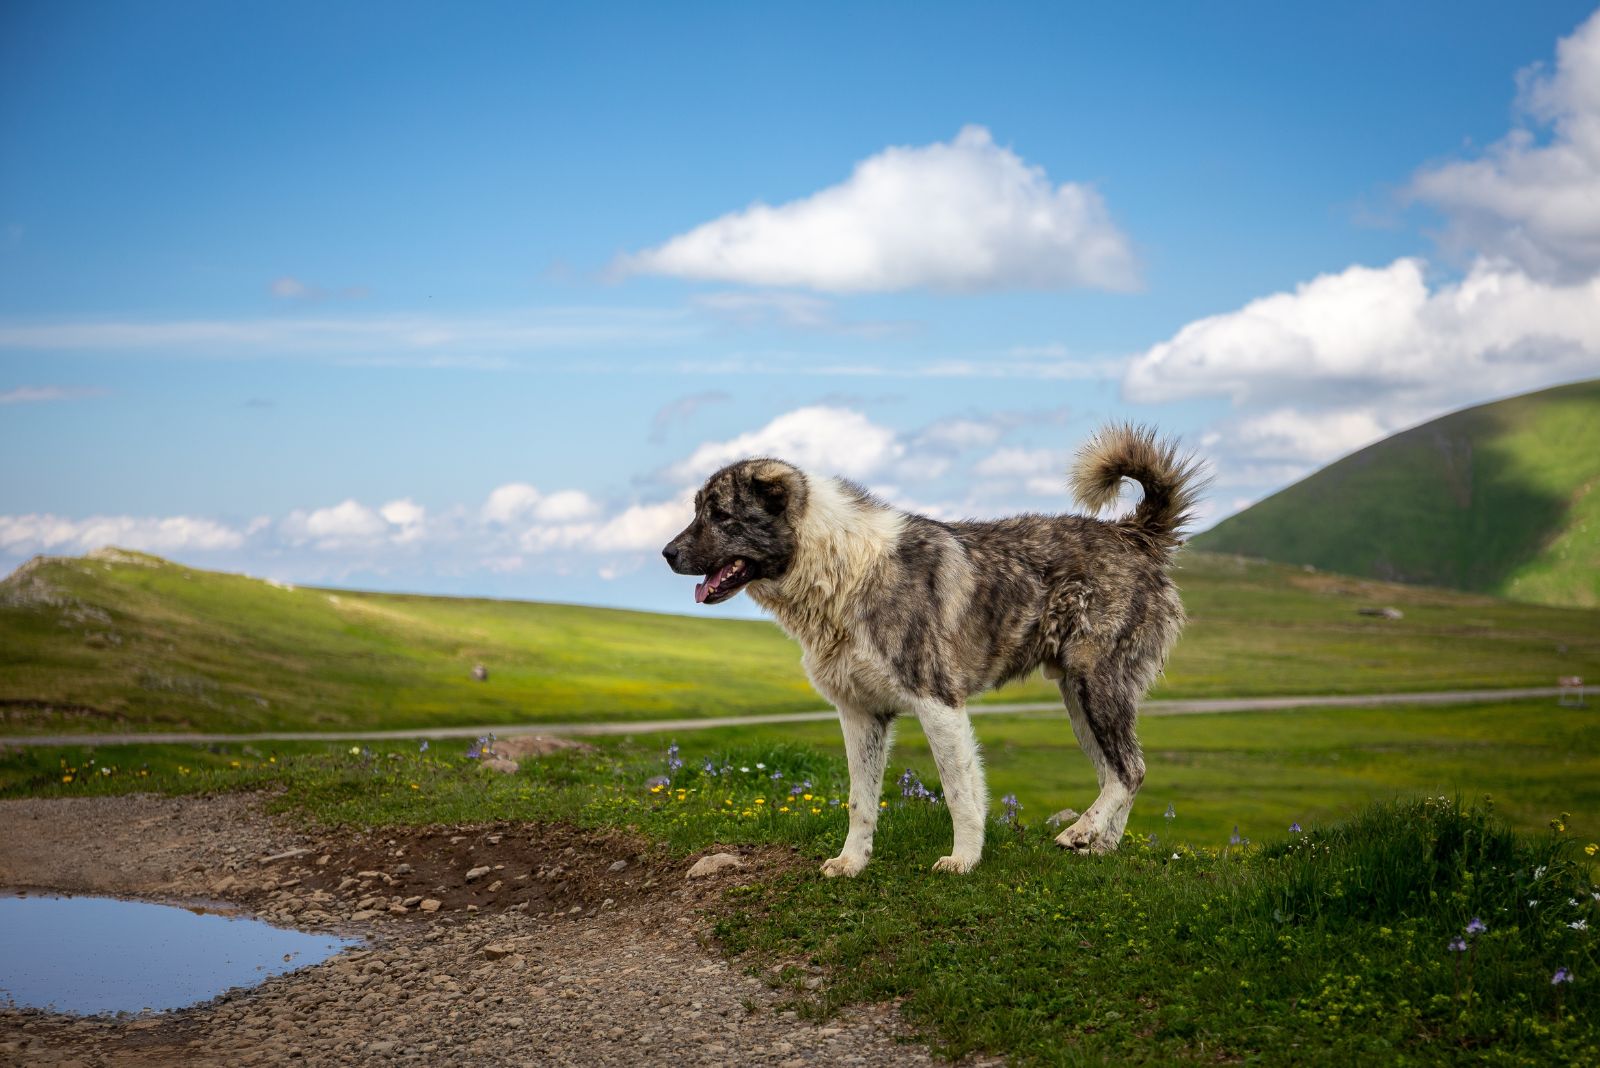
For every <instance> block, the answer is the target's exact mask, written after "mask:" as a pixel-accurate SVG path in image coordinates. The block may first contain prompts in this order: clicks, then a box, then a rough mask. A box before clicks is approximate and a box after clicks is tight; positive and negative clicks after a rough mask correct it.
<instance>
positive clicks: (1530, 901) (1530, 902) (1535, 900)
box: [1528, 897, 1539, 909]
mask: <svg viewBox="0 0 1600 1068" xmlns="http://www.w3.org/2000/svg"><path fill="white" fill-rule="evenodd" d="M1538 903H1539V899H1538V898H1536V897H1530V898H1529V899H1528V907H1529V908H1530V909H1531V908H1533V906H1535V905H1537V904H1538Z"/></svg>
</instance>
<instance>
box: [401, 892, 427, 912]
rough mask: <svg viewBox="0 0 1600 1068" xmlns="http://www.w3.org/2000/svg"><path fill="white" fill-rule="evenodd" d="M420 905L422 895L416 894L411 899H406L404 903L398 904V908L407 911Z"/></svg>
mask: <svg viewBox="0 0 1600 1068" xmlns="http://www.w3.org/2000/svg"><path fill="white" fill-rule="evenodd" d="M420 904H422V895H421V894H417V895H415V896H413V897H408V898H406V899H405V900H404V901H402V902H400V907H401V908H407V909H414V908H416V907H417V906H418V905H420Z"/></svg>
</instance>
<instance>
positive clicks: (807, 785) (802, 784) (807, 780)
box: [800, 779, 811, 790]
mask: <svg viewBox="0 0 1600 1068" xmlns="http://www.w3.org/2000/svg"><path fill="white" fill-rule="evenodd" d="M800 785H801V786H804V787H805V788H806V789H807V790H809V789H811V780H810V779H806V780H804V781H803V782H801V783H800Z"/></svg>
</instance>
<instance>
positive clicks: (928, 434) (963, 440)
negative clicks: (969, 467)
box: [917, 418, 1002, 449]
mask: <svg viewBox="0 0 1600 1068" xmlns="http://www.w3.org/2000/svg"><path fill="white" fill-rule="evenodd" d="M1001 433H1002V428H1001V427H999V426H997V425H995V424H994V423H993V422H988V421H982V420H978V419H960V418H958V419H944V420H941V421H940V422H937V423H933V424H930V425H929V426H927V427H925V428H924V429H923V430H922V432H921V433H920V434H918V435H917V441H918V444H926V445H933V446H943V447H946V448H951V449H975V448H978V447H980V446H984V445H993V444H994V443H995V442H996V441H999V440H1000V435H1001Z"/></svg>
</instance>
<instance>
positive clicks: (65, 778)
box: [61, 772, 187, 782]
mask: <svg viewBox="0 0 1600 1068" xmlns="http://www.w3.org/2000/svg"><path fill="white" fill-rule="evenodd" d="M185 774H187V772H185ZM61 781H62V782H71V781H72V776H71V775H63V776H61Z"/></svg>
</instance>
